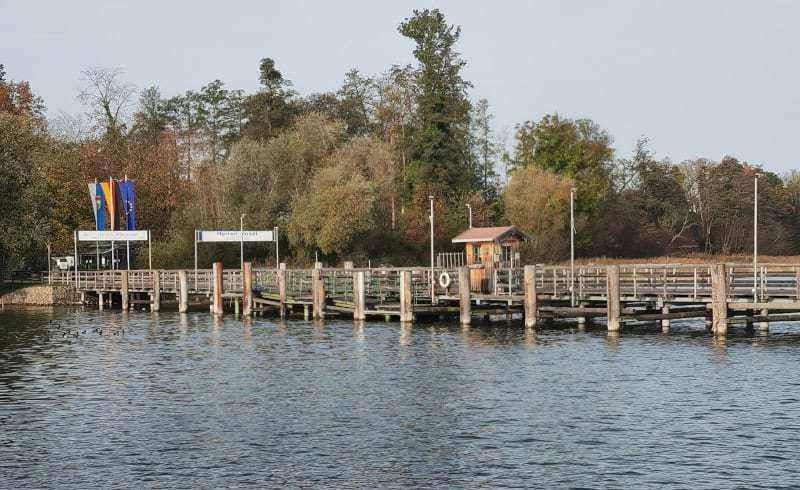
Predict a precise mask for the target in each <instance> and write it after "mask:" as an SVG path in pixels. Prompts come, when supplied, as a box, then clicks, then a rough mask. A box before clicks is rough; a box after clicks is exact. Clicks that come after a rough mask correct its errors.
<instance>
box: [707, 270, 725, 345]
mask: <svg viewBox="0 0 800 490" xmlns="http://www.w3.org/2000/svg"><path fill="white" fill-rule="evenodd" d="M711 312H712V318H711V321H712V326H711V331H712V332H713V333H714V335H716V336H721V337H724V336H726V335H728V271H727V270H726V269H725V264H714V266H713V267H712V268H711Z"/></svg>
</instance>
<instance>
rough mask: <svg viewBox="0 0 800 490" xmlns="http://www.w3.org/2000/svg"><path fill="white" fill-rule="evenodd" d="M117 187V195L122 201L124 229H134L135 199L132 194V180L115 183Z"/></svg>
mask: <svg viewBox="0 0 800 490" xmlns="http://www.w3.org/2000/svg"><path fill="white" fill-rule="evenodd" d="M117 184H118V185H119V194H120V198H121V199H122V213H123V214H124V215H125V229H126V230H135V229H136V207H135V204H136V199H135V197H134V192H133V181H132V180H120V181H118V182H117Z"/></svg>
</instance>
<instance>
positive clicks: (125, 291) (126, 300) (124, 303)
mask: <svg viewBox="0 0 800 490" xmlns="http://www.w3.org/2000/svg"><path fill="white" fill-rule="evenodd" d="M120 296H121V297H122V311H128V307H129V306H130V301H129V297H128V271H122V289H121V290H120Z"/></svg>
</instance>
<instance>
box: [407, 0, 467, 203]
mask: <svg viewBox="0 0 800 490" xmlns="http://www.w3.org/2000/svg"><path fill="white" fill-rule="evenodd" d="M398 30H399V31H400V33H401V34H402V35H403V36H405V37H408V38H409V39H412V40H413V41H414V42H415V43H416V47H415V49H414V57H415V58H416V59H417V60H418V62H419V66H418V68H417V70H416V72H415V82H416V87H417V93H416V105H417V117H418V118H419V121H420V122H419V130H418V131H416V132H415V134H414V136H413V137H412V141H411V145H410V147H411V165H412V166H414V167H416V168H415V169H414V170H413V171H412V174H411V176H410V177H411V178H412V179H413V180H412V181H411V182H409V184H410V187H411V189H413V188H414V187H416V186H417V185H420V184H422V183H425V186H426V187H428V188H429V189H430V188H431V187H432V188H434V189H438V190H439V193H442V194H445V193H450V192H458V191H463V190H468V189H471V188H473V186H474V184H475V172H474V168H471V167H470V166H469V146H468V141H467V133H468V131H469V118H470V103H469V100H468V98H467V94H466V92H467V89H468V88H469V87H470V83H469V82H467V81H465V80H464V79H463V78H462V77H461V70H462V69H463V68H464V66H465V65H466V62H465V61H463V60H462V59H461V58H460V55H459V53H457V52H456V51H455V50H454V48H455V45H456V43H457V42H458V40H459V38H460V36H461V28H460V27H453V26H451V25H447V23H446V22H445V19H444V15H442V14H441V12H439V10H438V9H433V10H429V9H425V10H422V11H419V10H414V15H413V16H412V17H411V18H408V19H406V20H405V21H404V22H403V23H401V24H400V27H399V28H398ZM425 192H428V191H425ZM415 194H416V197H419V192H417V193H415ZM415 200H417V201H418V199H415Z"/></svg>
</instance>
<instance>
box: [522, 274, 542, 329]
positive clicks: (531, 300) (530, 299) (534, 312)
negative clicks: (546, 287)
mask: <svg viewBox="0 0 800 490" xmlns="http://www.w3.org/2000/svg"><path fill="white" fill-rule="evenodd" d="M524 274H525V275H524V281H525V327H526V328H536V323H537V322H538V321H539V308H538V306H537V304H536V302H537V301H536V266H535V265H526V266H525V269H524Z"/></svg>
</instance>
